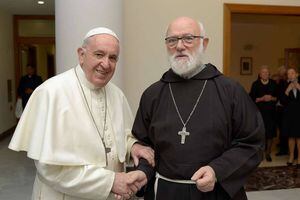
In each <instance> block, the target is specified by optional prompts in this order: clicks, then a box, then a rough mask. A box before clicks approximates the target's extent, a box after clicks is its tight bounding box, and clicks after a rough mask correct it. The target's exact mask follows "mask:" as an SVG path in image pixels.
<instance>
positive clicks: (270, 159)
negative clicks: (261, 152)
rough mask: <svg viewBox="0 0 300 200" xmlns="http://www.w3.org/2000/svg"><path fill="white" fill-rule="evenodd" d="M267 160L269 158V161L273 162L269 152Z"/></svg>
mask: <svg viewBox="0 0 300 200" xmlns="http://www.w3.org/2000/svg"><path fill="white" fill-rule="evenodd" d="M266 160H267V161H268V162H272V158H271V156H270V154H267V155H266Z"/></svg>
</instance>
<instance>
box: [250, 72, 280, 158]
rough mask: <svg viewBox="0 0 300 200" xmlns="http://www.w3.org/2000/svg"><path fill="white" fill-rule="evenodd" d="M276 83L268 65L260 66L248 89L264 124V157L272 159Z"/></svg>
mask: <svg viewBox="0 0 300 200" xmlns="http://www.w3.org/2000/svg"><path fill="white" fill-rule="evenodd" d="M277 93H278V91H277V85H276V82H275V81H273V80H272V79H270V72H269V68H268V66H262V67H261V69H260V72H259V76H258V79H257V80H256V81H255V82H253V84H252V86H251V90H250V97H251V98H252V99H253V101H254V102H255V104H256V105H257V107H258V109H259V111H260V113H261V115H262V117H263V120H264V125H265V137H266V140H265V142H266V144H265V158H266V160H267V161H268V162H271V161H272V158H271V149H272V141H273V138H274V137H276V102H277V96H278V95H277Z"/></svg>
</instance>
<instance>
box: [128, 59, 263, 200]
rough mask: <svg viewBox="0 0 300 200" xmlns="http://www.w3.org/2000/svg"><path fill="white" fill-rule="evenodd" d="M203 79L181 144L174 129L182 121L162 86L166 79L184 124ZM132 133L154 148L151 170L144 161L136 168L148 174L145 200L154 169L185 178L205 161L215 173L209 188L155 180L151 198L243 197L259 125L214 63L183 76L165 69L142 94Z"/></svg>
mask: <svg viewBox="0 0 300 200" xmlns="http://www.w3.org/2000/svg"><path fill="white" fill-rule="evenodd" d="M205 80H207V84H206V87H205V89H204V92H203V95H202V97H201V99H200V101H199V103H198V105H197V107H196V109H195V112H194V114H193V115H192V116H191V118H190V120H189V122H188V123H187V125H186V129H187V131H188V132H189V133H190V135H189V136H187V137H186V139H185V144H181V143H180V141H181V137H180V136H179V135H178V131H181V130H182V127H183V125H182V123H181V121H180V119H179V116H178V114H177V112H176V108H175V106H174V103H173V101H172V96H171V93H170V90H169V86H168V84H169V83H171V87H172V90H173V94H174V98H175V101H176V104H177V106H178V109H179V112H180V114H181V116H182V119H183V121H184V122H185V121H186V119H187V118H188V116H189V114H190V112H191V111H192V109H193V106H194V105H195V102H196V100H197V97H198V96H199V94H200V92H201V90H202V87H203V85H204V82H205ZM132 132H133V134H134V136H136V138H138V139H139V140H140V141H141V142H142V143H145V144H148V145H149V146H151V147H153V149H154V150H155V162H156V166H155V169H152V168H151V167H149V165H147V164H146V163H145V162H144V160H141V164H140V166H139V169H141V170H143V171H144V172H145V173H146V174H147V177H148V179H150V176H152V179H151V180H149V182H148V185H147V186H146V189H145V190H146V191H145V200H153V199H154V197H153V196H154V195H153V193H154V192H153V183H154V178H153V174H154V173H153V172H154V170H155V171H157V172H158V173H159V174H161V175H163V176H165V177H167V178H170V179H181V180H190V179H191V177H192V175H193V174H194V173H195V172H196V171H197V170H198V169H199V168H200V167H203V166H206V165H209V166H211V167H212V168H213V169H214V171H215V173H216V178H217V182H216V185H215V187H214V190H213V191H211V192H201V191H199V190H198V189H197V187H196V185H195V184H182V183H172V182H168V181H165V180H163V179H159V181H158V188H157V196H156V200H217V199H218V200H225V199H234V200H244V199H247V197H246V194H245V191H244V188H243V186H244V184H245V182H246V180H247V177H248V176H249V174H250V173H251V172H252V171H253V170H254V169H255V168H256V167H257V166H258V164H259V163H260V161H261V160H262V151H263V146H264V145H263V144H264V125H263V121H262V117H261V115H260V113H259V111H258V109H257V108H256V106H255V104H254V103H253V101H252V100H251V98H250V97H249V95H248V94H247V93H246V92H245V90H244V89H243V88H242V87H241V86H240V85H239V84H238V83H237V82H235V81H233V80H231V79H229V78H227V77H225V76H223V75H222V74H221V73H220V72H219V71H218V70H217V68H216V67H215V66H213V65H211V64H207V65H206V67H205V68H204V69H203V70H202V71H201V72H200V73H198V74H197V75H195V76H194V77H192V78H191V79H183V78H181V77H180V76H178V75H176V74H175V73H174V72H173V71H172V70H171V69H170V70H169V71H167V72H166V73H165V74H164V75H163V77H162V78H161V80H160V81H158V82H156V83H154V84H152V85H151V86H150V87H149V88H147V89H146V90H145V92H144V93H143V95H142V97H141V101H140V105H139V109H138V111H137V115H136V119H135V122H134V125H133V130H132Z"/></svg>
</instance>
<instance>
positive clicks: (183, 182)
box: [154, 172, 196, 200]
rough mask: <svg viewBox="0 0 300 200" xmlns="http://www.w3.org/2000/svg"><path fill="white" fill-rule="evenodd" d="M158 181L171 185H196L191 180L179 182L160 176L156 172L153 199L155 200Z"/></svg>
mask: <svg viewBox="0 0 300 200" xmlns="http://www.w3.org/2000/svg"><path fill="white" fill-rule="evenodd" d="M158 179H163V180H165V181H168V182H172V183H181V184H196V182H195V181H192V180H179V179H170V178H167V177H165V176H162V175H160V174H159V173H158V172H156V175H155V183H154V199H155V200H156V194H157V187H158Z"/></svg>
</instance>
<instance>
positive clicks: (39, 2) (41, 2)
mask: <svg viewBox="0 0 300 200" xmlns="http://www.w3.org/2000/svg"><path fill="white" fill-rule="evenodd" d="M37 3H38V4H40V5H43V4H44V3H45V1H38V2H37Z"/></svg>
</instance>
